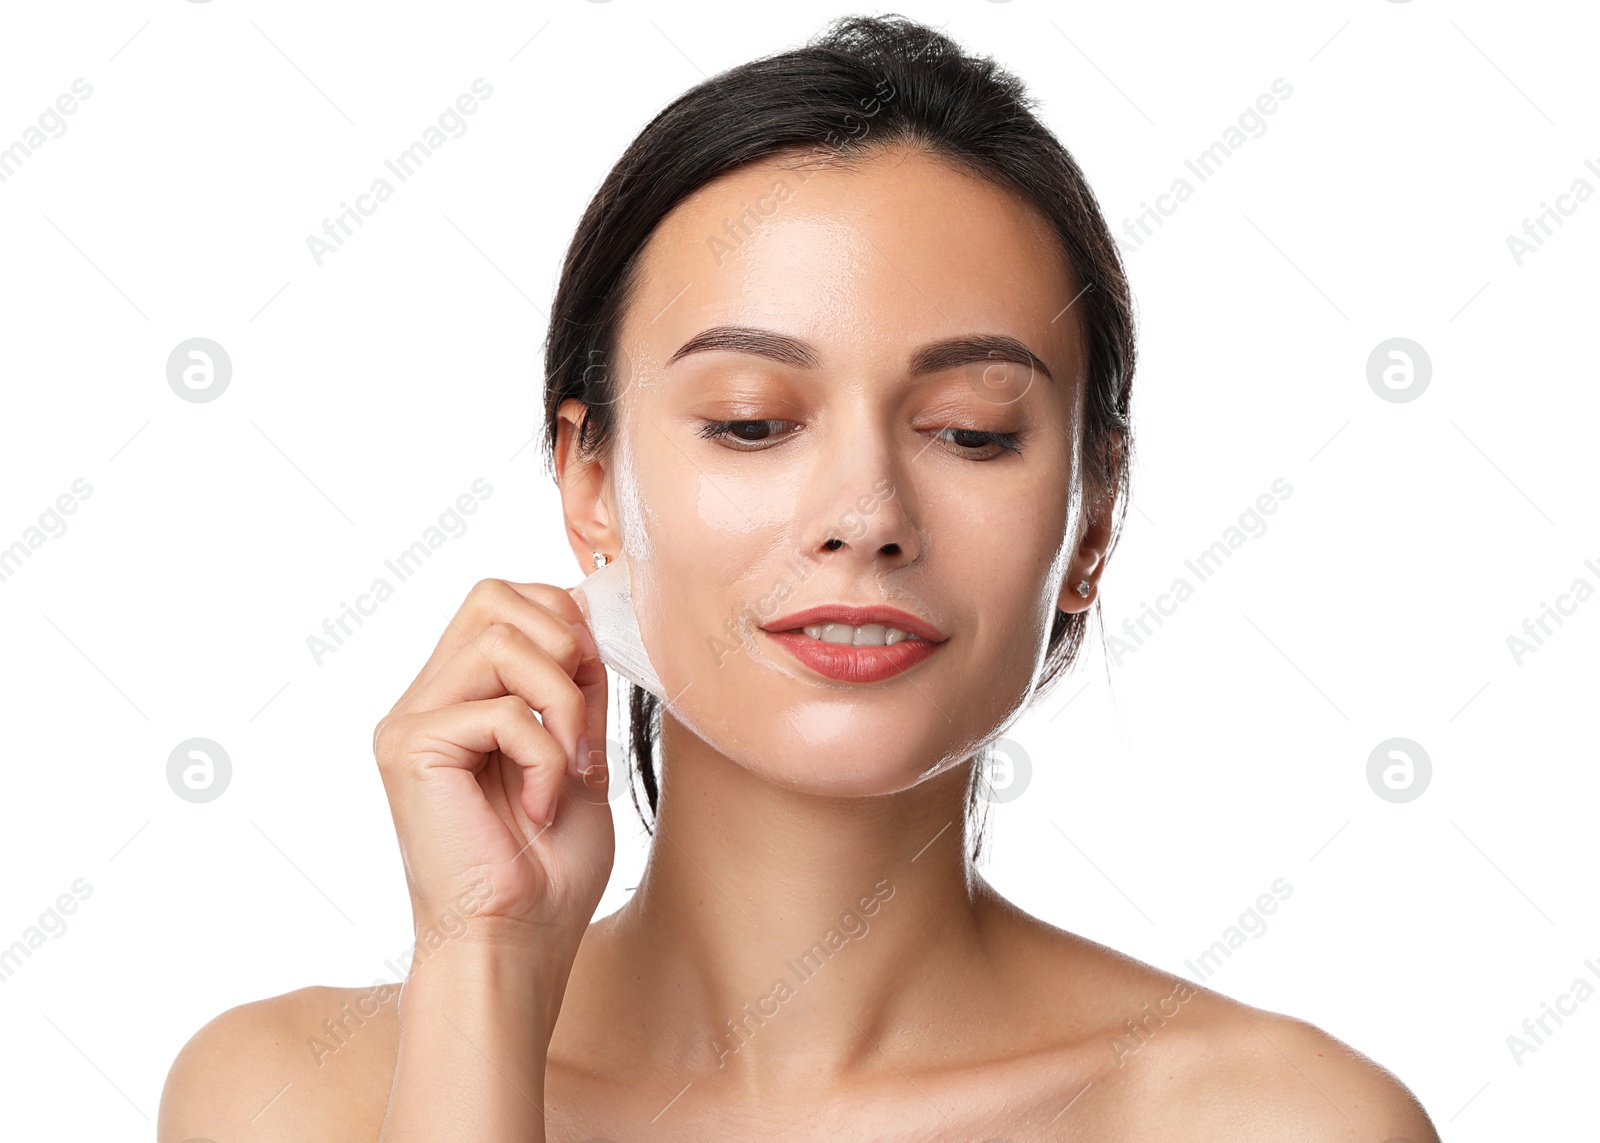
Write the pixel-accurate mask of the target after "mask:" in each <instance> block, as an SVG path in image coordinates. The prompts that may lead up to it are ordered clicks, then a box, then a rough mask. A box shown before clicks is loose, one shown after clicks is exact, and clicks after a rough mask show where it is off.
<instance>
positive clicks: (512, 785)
mask: <svg viewBox="0 0 1600 1143" xmlns="http://www.w3.org/2000/svg"><path fill="white" fill-rule="evenodd" d="M606 689H607V683H606V672H605V667H604V665H603V664H602V663H601V662H600V660H599V659H598V658H597V657H595V653H594V639H593V636H592V635H591V634H590V633H589V630H588V627H587V624H586V623H585V622H584V618H583V613H582V612H581V611H580V610H579V609H578V605H577V603H576V602H575V601H574V600H573V598H572V596H571V594H570V593H569V592H568V591H566V590H565V589H563V588H560V587H554V586H551V585H549V584H542V583H530V584H516V583H508V582H506V581H505V580H499V579H485V580H482V581H480V582H479V583H477V584H476V585H474V587H473V588H472V591H471V592H469V593H468V595H467V598H466V601H465V602H464V603H463V604H462V606H461V609H460V610H459V611H458V612H457V613H456V616H455V618H454V619H452V620H451V621H450V625H449V626H448V627H447V628H446V629H445V632H444V634H443V636H442V637H441V638H440V640H439V643H438V646H436V647H435V648H434V650H433V654H432V656H430V657H429V659H428V661H427V663H425V664H424V665H423V668H422V670H421V671H420V672H418V674H417V677H416V679H415V680H414V681H413V682H412V684H411V686H410V687H409V688H407V690H406V692H405V694H403V695H401V696H400V699H399V701H398V702H396V703H395V705H394V708H393V709H392V710H390V712H389V713H388V714H387V715H385V716H384V718H383V719H382V720H381V721H379V723H378V725H377V727H376V729H375V730H374V731H373V736H372V742H373V754H374V755H375V756H376V758H377V762H378V769H379V771H380V773H381V774H382V776H383V784H384V789H385V790H386V791H387V793H388V796H389V806H390V809H391V811H392V812H393V814H394V821H395V830H396V832H397V834H398V835H399V840H400V852H401V856H402V858H403V860H404V862H405V868H406V878H407V880H408V882H409V884H410V889H411V906H412V912H413V916H414V918H415V921H416V924H417V928H418V931H419V932H420V931H421V930H422V929H423V928H425V927H428V926H430V925H437V924H438V922H439V920H440V918H442V917H444V916H445V915H446V914H448V913H451V912H454V913H455V914H456V915H457V916H458V917H459V916H461V915H462V914H464V913H468V912H470V914H471V915H470V916H466V917H464V918H463V922H462V923H464V925H465V930H464V932H465V934H466V935H468V936H470V937H473V938H482V939H486V940H490V941H493V942H495V943H505V942H511V943H514V944H519V943H520V944H526V945H527V946H528V947H529V948H530V949H532V948H535V947H537V948H539V949H540V950H542V951H543V952H544V953H546V954H548V953H550V952H552V951H555V952H557V953H559V954H560V955H562V956H564V957H566V960H565V962H564V963H565V964H566V965H567V966H568V967H570V964H571V957H573V956H575V955H576V953H577V947H578V942H579V941H580V940H581V939H582V936H583V933H584V930H585V929H586V928H587V927H588V923H589V920H590V918H591V917H592V916H593V915H594V910H595V906H596V905H598V904H599V901H600V895H601V893H602V892H603V891H604V889H605V884H606V879H607V878H608V877H609V876H610V873H611V863H612V858H613V855H614V853H615V836H614V833H613V829H612V822H611V806H610V804H609V802H608V801H607V799H606V796H605V795H606V790H607V783H608V781H609V779H610V771H609V765H608V760H607V758H606V749H605V741H606V703H607V695H606ZM534 711H538V712H539V716H540V717H539V718H536V717H535V716H534ZM541 718H542V719H543V722H542V723H541V721H540V719H541ZM547 822H551V823H553V824H549V825H547V824H546V823H547ZM458 902H464V906H463V905H462V904H458ZM453 925H454V922H452V925H451V926H448V927H447V929H446V931H451V930H452V929H453Z"/></svg>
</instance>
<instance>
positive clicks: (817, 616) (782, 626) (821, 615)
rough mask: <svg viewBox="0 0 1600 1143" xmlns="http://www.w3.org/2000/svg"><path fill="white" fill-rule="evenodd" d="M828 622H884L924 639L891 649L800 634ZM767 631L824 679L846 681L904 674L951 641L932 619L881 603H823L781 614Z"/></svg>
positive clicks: (873, 680)
mask: <svg viewBox="0 0 1600 1143" xmlns="http://www.w3.org/2000/svg"><path fill="white" fill-rule="evenodd" d="M824 623H847V624H849V625H850V626H852V627H862V626H865V625H866V624H868V623H881V624H883V625H884V626H885V627H897V628H899V629H900V630H901V631H908V632H910V633H911V634H913V635H916V636H918V638H916V639H902V640H901V641H900V642H898V643H895V644H893V645H892V646H887V647H854V646H845V645H844V644H842V643H824V642H823V641H822V640H820V639H813V638H811V636H809V635H807V634H806V633H805V632H804V631H802V630H800V628H802V627H810V626H812V625H813V624H824ZM761 631H762V633H763V634H764V635H766V636H767V638H769V639H771V640H773V641H774V642H776V643H778V644H780V645H781V646H782V647H783V648H784V649H785V650H786V651H788V652H789V653H790V654H791V655H793V656H794V657H795V658H796V659H798V660H800V662H801V663H803V664H804V665H806V666H807V667H810V668H811V669H812V670H813V671H816V672H817V673H818V674H819V675H826V676H827V677H828V678H830V679H837V680H839V681H840V682H846V683H876V682H881V681H882V680H884V679H890V678H894V677H895V676H896V675H900V674H903V673H904V672H906V671H908V670H910V669H911V668H912V667H913V666H915V665H916V664H918V663H920V662H922V661H923V660H924V659H926V658H927V657H928V656H930V655H932V654H934V653H935V652H936V651H938V650H939V648H940V647H941V646H942V645H943V644H944V642H945V640H946V638H947V636H946V635H945V634H944V632H942V631H940V630H939V629H938V628H937V627H935V626H933V624H931V623H929V622H927V621H926V620H924V619H919V618H917V617H916V616H915V615H912V614H910V613H908V612H905V611H901V610H900V609H899V608H896V607H884V606H882V605H879V604H873V605H871V606H866V607H858V606H855V605H853V604H842V603H826V604H821V605H819V606H817V607H808V608H806V610H804V611H796V612H794V613H793V614H791V615H785V616H781V617H780V618H778V619H775V620H773V621H772V622H771V623H769V624H767V625H766V626H765V627H763V628H762V629H761Z"/></svg>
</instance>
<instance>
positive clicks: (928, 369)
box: [667, 325, 1055, 382]
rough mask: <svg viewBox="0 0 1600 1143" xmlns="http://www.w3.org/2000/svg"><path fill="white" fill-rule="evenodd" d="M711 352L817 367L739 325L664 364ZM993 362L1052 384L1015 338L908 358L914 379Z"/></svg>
mask: <svg viewBox="0 0 1600 1143" xmlns="http://www.w3.org/2000/svg"><path fill="white" fill-rule="evenodd" d="M714 350H722V351H723V352H726V353H748V354H752V355H754V356H756V357H765V358H767V359H768V360H770V361H776V362H779V363H780V364H783V365H798V366H800V367H802V368H805V369H815V368H816V367H817V366H818V365H820V364H821V361H820V359H819V358H818V356H817V352H816V350H815V349H813V348H812V346H811V345H810V344H809V343H807V342H804V341H801V340H800V339H799V338H795V337H790V336H788V335H787V334H782V333H775V332H774V331H772V330H767V329H756V328H754V327H751V326H741V325H717V326H712V327H711V328H710V329H704V330H701V331H700V332H699V333H697V334H695V335H694V336H693V337H691V338H690V339H689V340H688V341H686V342H684V343H683V344H682V345H681V346H679V347H678V350H677V352H676V353H674V354H673V355H672V356H671V357H669V358H668V359H667V364H668V365H671V364H673V363H674V362H676V361H678V360H679V359H681V358H684V357H688V356H689V355H690V354H692V353H708V352H711V351H714ZM995 361H1009V362H1011V363H1012V364H1014V365H1026V366H1027V367H1028V368H1029V369H1033V370H1037V371H1038V372H1040V373H1042V374H1044V376H1045V377H1046V378H1048V379H1049V380H1051V381H1052V382H1053V381H1054V380H1055V377H1054V375H1053V374H1051V372H1050V367H1049V366H1047V365H1046V364H1045V363H1044V361H1043V360H1042V359H1041V358H1040V357H1039V355H1038V354H1036V353H1034V352H1033V350H1031V349H1029V348H1028V347H1027V346H1026V345H1024V344H1023V343H1022V342H1020V341H1018V340H1017V339H1016V338H1014V337H1011V336H1010V335H1009V334H1003V333H982V334H968V335H964V336H961V337H948V338H943V339H941V340H939V341H932V342H929V343H928V344H927V345H924V346H921V347H919V348H918V349H917V351H916V352H915V353H913V354H912V355H911V375H912V376H914V377H915V376H919V375H922V374H926V373H938V372H940V371H942V370H945V369H954V368H955V367H956V366H958V365H970V364H973V363H975V362H985V363H986V362H995Z"/></svg>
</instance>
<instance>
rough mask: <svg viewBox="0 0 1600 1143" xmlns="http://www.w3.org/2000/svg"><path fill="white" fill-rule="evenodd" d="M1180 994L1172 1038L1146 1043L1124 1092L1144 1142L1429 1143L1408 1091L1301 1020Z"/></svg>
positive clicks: (1219, 998) (1197, 992)
mask: <svg viewBox="0 0 1600 1143" xmlns="http://www.w3.org/2000/svg"><path fill="white" fill-rule="evenodd" d="M1184 988H1185V989H1186V990H1189V991H1190V996H1189V999H1188V1000H1187V1001H1186V1002H1185V1003H1183V1004H1182V1007H1181V1010H1182V1011H1183V1012H1184V1014H1183V1015H1180V1016H1178V1017H1176V1019H1175V1021H1174V1023H1173V1025H1172V1027H1171V1029H1170V1030H1174V1031H1176V1035H1174V1036H1173V1037H1171V1038H1170V1040H1169V1041H1168V1042H1166V1043H1164V1044H1159V1045H1158V1044H1157V1042H1156V1040H1154V1039H1152V1040H1151V1041H1150V1044H1151V1046H1152V1047H1154V1048H1155V1051H1154V1052H1153V1053H1152V1054H1151V1058H1150V1061H1149V1062H1150V1063H1151V1065H1152V1067H1151V1068H1149V1069H1148V1070H1147V1071H1146V1073H1145V1074H1144V1075H1143V1076H1141V1077H1140V1078H1139V1080H1138V1081H1137V1082H1136V1083H1135V1084H1134V1085H1132V1088H1133V1089H1137V1090H1140V1091H1142V1093H1143V1094H1145V1095H1146V1096H1147V1098H1146V1099H1145V1100H1144V1101H1143V1106H1144V1107H1145V1108H1147V1109H1148V1111H1147V1116H1148V1123H1149V1126H1150V1130H1151V1132H1152V1134H1153V1135H1159V1136H1160V1137H1163V1138H1169V1139H1196V1140H1199V1139H1214V1138H1218V1137H1226V1138H1231V1139H1238V1140H1241V1141H1243V1140H1281V1139H1289V1138H1293V1139H1303V1140H1306V1141H1307V1143H1312V1141H1321V1140H1329V1141H1332V1140H1356V1141H1360V1143H1387V1141H1394V1143H1402V1141H1404V1143H1438V1140H1439V1136H1438V1133H1437V1132H1436V1131H1435V1130H1434V1127H1433V1124H1432V1123H1431V1122H1430V1121H1429V1119H1428V1116H1427V1113H1426V1112H1425V1111H1424V1110H1423V1108H1422V1105H1421V1104H1420V1103H1419V1102H1418V1101H1417V1099H1416V1097H1415V1096H1414V1095H1413V1094H1412V1093H1411V1091H1410V1090H1409V1089H1408V1088H1407V1087H1406V1086H1405V1085H1404V1084H1403V1083H1401V1082H1400V1080H1399V1079H1398V1078H1397V1077H1396V1076H1395V1075H1394V1074H1393V1073H1392V1072H1390V1071H1388V1070H1387V1069H1386V1068H1384V1067H1382V1066H1381V1065H1379V1064H1377V1063H1375V1062H1374V1061H1372V1060H1371V1059H1369V1058H1367V1057H1366V1056H1364V1055H1363V1054H1361V1053H1360V1052H1358V1051H1356V1050H1355V1049H1354V1048H1352V1047H1351V1046H1350V1045H1348V1044H1346V1043H1344V1042H1343V1041H1341V1040H1339V1039H1337V1038H1335V1037H1334V1036H1331V1035H1329V1034H1328V1033H1327V1032H1325V1031H1323V1030H1322V1029H1321V1028H1318V1027H1317V1026H1316V1025H1314V1024H1311V1023H1309V1022H1307V1021H1305V1020H1300V1019H1296V1018H1294V1017H1291V1016H1285V1015H1282V1014H1280V1013H1276V1012H1269V1011H1266V1010H1264V1009H1261V1008H1254V1007H1251V1006H1250V1005H1247V1004H1242V1003H1240V1002H1239V1001H1236V1000H1233V999H1230V998H1229V997H1226V996H1223V995H1221V994H1220V993H1217V992H1213V991H1211V990H1210V989H1206V988H1201V987H1199V986H1197V985H1191V984H1188V983H1187V982H1184ZM1189 1017H1193V1019H1192V1020H1191V1019H1189ZM1165 1030H1167V1029H1163V1031H1165Z"/></svg>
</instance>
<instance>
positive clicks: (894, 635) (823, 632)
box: [800, 623, 921, 647]
mask: <svg viewBox="0 0 1600 1143" xmlns="http://www.w3.org/2000/svg"><path fill="white" fill-rule="evenodd" d="M800 630H802V631H804V632H805V633H806V634H807V635H809V636H811V637H812V638H813V639H820V640H822V641H823V642H824V643H841V644H843V645H844V646H846V647H850V646H855V647H892V646H894V645H895V644H896V643H901V642H904V641H905V640H907V639H920V638H921V636H920V635H913V634H911V633H910V632H909V631H902V630H900V629H899V628H898V627H885V626H884V625H883V624H882V623H868V624H867V625H866V626H864V627H852V626H850V625H849V624H848V623H817V624H813V625H811V626H810V627H802V628H801V629H800Z"/></svg>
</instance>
